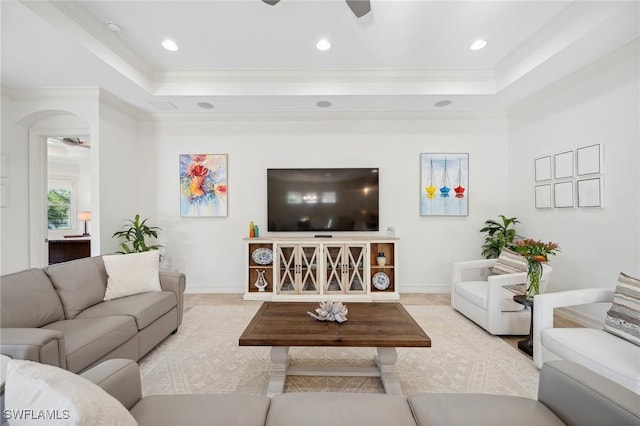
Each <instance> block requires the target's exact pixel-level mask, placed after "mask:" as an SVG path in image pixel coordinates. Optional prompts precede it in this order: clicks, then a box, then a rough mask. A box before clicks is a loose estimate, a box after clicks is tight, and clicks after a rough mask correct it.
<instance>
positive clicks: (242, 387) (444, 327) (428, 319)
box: [140, 305, 538, 399]
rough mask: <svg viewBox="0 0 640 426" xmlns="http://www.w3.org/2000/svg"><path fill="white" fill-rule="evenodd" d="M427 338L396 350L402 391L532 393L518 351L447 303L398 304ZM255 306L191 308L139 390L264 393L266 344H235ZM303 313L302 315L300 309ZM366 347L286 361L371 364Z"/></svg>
mask: <svg viewBox="0 0 640 426" xmlns="http://www.w3.org/2000/svg"><path fill="white" fill-rule="evenodd" d="M405 307H406V309H407V311H409V313H410V314H411V315H412V316H413V318H414V319H415V320H416V321H417V322H418V324H420V326H421V327H422V328H423V329H424V330H425V331H426V332H427V334H428V335H429V336H430V337H431V342H432V343H431V344H432V347H431V348H399V349H398V362H397V364H396V369H397V372H398V375H399V376H400V381H401V384H402V389H403V391H404V393H405V395H412V394H416V393H424V392H429V393H435V392H456V393H459V392H464V393H470V392H475V393H492V394H503V395H517V396H524V397H529V398H534V399H535V398H536V394H537V387H538V370H537V369H536V368H535V366H534V365H533V362H532V361H531V359H530V358H528V357H527V356H526V355H524V354H522V353H521V352H520V351H518V350H517V349H515V348H513V347H511V346H509V344H507V343H505V342H504V341H502V339H500V338H498V337H496V336H491V335H489V334H487V333H486V332H485V331H484V330H482V329H481V328H480V327H478V326H476V325H475V324H473V323H472V322H471V321H469V320H468V319H466V318H465V317H463V316H462V315H460V314H459V313H457V312H456V311H454V310H453V309H452V308H451V307H449V306H412V305H407V306H405ZM257 309H258V305H251V306H237V305H222V306H195V307H193V308H192V309H191V310H189V311H188V312H187V313H186V314H185V316H184V321H183V323H182V325H181V326H180V329H179V330H178V333H176V334H174V335H171V336H170V337H169V338H167V339H166V340H165V341H164V342H162V343H161V344H160V345H159V346H157V347H156V348H155V349H154V350H152V351H151V352H150V353H149V354H148V355H147V356H146V357H145V358H144V359H143V360H142V361H141V362H140V369H141V372H142V387H143V389H142V390H143V393H144V395H151V394H184V393H242V394H255V395H264V394H265V393H266V389H267V381H268V378H269V348H267V347H247V346H243V347H240V346H238V337H240V335H241V334H242V332H243V331H244V329H245V327H246V326H247V324H248V323H249V321H250V320H251V318H252V317H253V315H254V314H255V312H256V311H257ZM303 314H304V313H303ZM374 352H375V350H374V349H372V348H303V347H294V348H291V350H290V355H291V359H292V365H349V366H374V365H375V364H374V363H373V355H374ZM308 391H323V392H370V393H383V392H384V390H383V388H382V383H381V382H380V379H379V378H376V377H308V376H293V377H289V378H287V381H286V383H285V392H308Z"/></svg>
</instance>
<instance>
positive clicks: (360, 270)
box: [244, 237, 400, 301]
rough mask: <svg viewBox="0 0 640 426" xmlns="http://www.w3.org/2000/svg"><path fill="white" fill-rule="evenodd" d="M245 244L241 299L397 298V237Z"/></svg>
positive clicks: (249, 240)
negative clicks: (381, 257) (380, 261)
mask: <svg viewBox="0 0 640 426" xmlns="http://www.w3.org/2000/svg"><path fill="white" fill-rule="evenodd" d="M245 241H246V248H247V252H246V258H247V259H248V262H247V269H246V270H247V273H246V276H247V287H246V291H245V295H244V299H245V300H278V301H283V300H288V301H301V300H313V301H316V300H317V301H320V300H327V299H330V300H344V301H348V300H353V301H372V300H398V299H399V298H400V297H399V294H398V286H397V268H396V251H397V247H396V245H397V239H395V238H384V237H378V238H373V237H372V238H355V237H349V238H331V239H327V240H324V239H323V240H321V241H319V239H317V238H310V237H307V238H304V237H298V238H284V237H281V238H277V237H263V238H246V239H245ZM379 253H384V257H385V264H384V265H378V261H377V257H378V254H379ZM261 276H262V278H260V277H261ZM259 278H260V280H259ZM258 281H259V282H258ZM257 282H258V283H257ZM256 284H258V285H256Z"/></svg>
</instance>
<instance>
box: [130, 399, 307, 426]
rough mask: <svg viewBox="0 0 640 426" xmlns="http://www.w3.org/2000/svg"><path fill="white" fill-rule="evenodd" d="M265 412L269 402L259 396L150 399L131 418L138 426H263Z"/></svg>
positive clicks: (136, 407)
mask: <svg viewBox="0 0 640 426" xmlns="http://www.w3.org/2000/svg"><path fill="white" fill-rule="evenodd" d="M268 409H269V398H267V397H266V396H258V395H225V394H219V395H210V394H209V395H152V396H147V397H145V398H143V399H142V400H140V401H139V402H138V403H137V404H136V405H134V406H133V408H132V409H131V414H133V416H134V417H135V418H136V421H137V422H138V424H139V425H140V426H145V425H149V426H158V425H190V426H197V425H203V426H204V425H224V426H234V425H235V426H254V425H255V426H258V425H259V426H264V419H265V417H266V416H267V410H268ZM298 422H300V419H298ZM305 423H306V421H305V422H302V423H298V424H305Z"/></svg>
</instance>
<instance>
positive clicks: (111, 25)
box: [106, 22, 122, 34]
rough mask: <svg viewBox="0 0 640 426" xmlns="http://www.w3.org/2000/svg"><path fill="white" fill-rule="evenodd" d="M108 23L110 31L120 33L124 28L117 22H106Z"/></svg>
mask: <svg viewBox="0 0 640 426" xmlns="http://www.w3.org/2000/svg"><path fill="white" fill-rule="evenodd" d="M106 25H107V29H108V30H109V31H111V32H114V33H116V34H119V33H120V32H121V31H122V28H120V25H118V24H116V23H115V22H106Z"/></svg>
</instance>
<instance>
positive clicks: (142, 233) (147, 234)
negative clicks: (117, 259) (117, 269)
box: [112, 214, 162, 254]
mask: <svg viewBox="0 0 640 426" xmlns="http://www.w3.org/2000/svg"><path fill="white" fill-rule="evenodd" d="M147 220H149V219H144V220H142V221H140V215H139V214H137V215H136V216H135V217H134V218H133V220H132V219H127V220H126V222H127V223H125V224H124V225H122V230H121V231H118V232H115V233H114V234H113V236H112V238H118V239H121V240H123V241H122V242H121V243H120V247H121V248H122V251H119V252H118V253H121V254H126V253H140V252H143V251H149V250H158V249H159V248H160V247H162V246H161V245H159V244H153V245H148V244H147V242H146V238H151V237H153V238H158V231H161V230H162V228H159V227H157V226H148V225H147Z"/></svg>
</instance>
